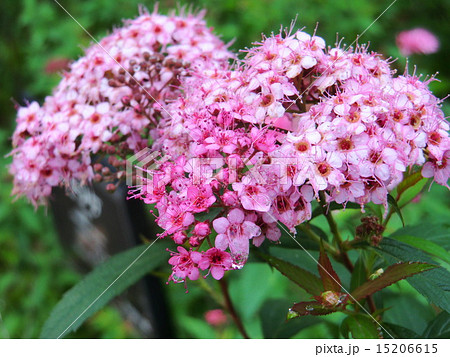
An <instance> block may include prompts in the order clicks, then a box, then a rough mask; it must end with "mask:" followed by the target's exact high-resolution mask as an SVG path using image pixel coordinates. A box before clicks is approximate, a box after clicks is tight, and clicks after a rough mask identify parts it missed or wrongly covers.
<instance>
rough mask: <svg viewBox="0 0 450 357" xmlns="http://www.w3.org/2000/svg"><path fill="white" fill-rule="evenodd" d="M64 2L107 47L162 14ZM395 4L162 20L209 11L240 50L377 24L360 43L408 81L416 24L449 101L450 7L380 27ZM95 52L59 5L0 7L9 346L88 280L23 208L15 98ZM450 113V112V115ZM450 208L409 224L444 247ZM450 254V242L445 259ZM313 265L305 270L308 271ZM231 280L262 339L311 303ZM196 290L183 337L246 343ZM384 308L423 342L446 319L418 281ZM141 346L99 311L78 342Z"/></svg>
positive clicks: (286, 286)
mask: <svg viewBox="0 0 450 357" xmlns="http://www.w3.org/2000/svg"><path fill="white" fill-rule="evenodd" d="M60 3H61V4H62V5H63V6H64V7H66V8H67V10H68V11H69V12H70V13H71V14H72V15H73V16H74V17H75V18H76V19H77V20H78V21H79V22H80V23H81V24H82V25H83V26H84V27H85V28H86V29H87V30H88V31H89V32H90V33H92V34H93V35H94V37H95V38H100V37H101V36H104V35H105V34H107V33H108V32H109V31H110V29H111V28H113V27H114V26H120V24H121V19H123V18H131V17H134V16H136V15H137V13H138V10H137V9H138V4H143V5H144V6H146V7H147V8H149V9H152V8H153V6H154V2H153V1H148V0H147V1H146V0H141V1H137V0H116V1H110V0H81V1H80V0H78V1H75V0H65V1H64V0H61V1H60ZM391 3H392V1H390V0H389V1H375V0H350V1H335V0H315V1H306V0H277V1H271V0H198V1H179V2H177V1H160V3H159V8H160V9H161V11H162V12H167V10H168V9H173V8H176V7H177V6H183V5H187V6H193V7H194V8H195V9H200V8H206V9H207V11H208V14H207V17H206V19H207V22H208V24H209V25H211V26H213V27H214V28H215V31H216V33H218V34H221V35H222V37H223V39H224V41H226V42H228V41H233V40H234V42H233V44H232V48H233V49H234V50H238V49H242V48H245V47H248V46H250V45H251V43H252V42H255V41H258V40H260V38H261V33H266V34H269V33H270V32H271V31H274V32H277V31H279V28H280V25H284V26H289V25H290V24H291V21H292V20H293V19H294V18H297V20H296V23H295V27H304V26H305V27H306V31H308V32H313V31H314V29H315V27H316V23H317V22H318V23H319V25H318V28H317V34H318V35H320V36H322V37H324V38H325V40H326V41H327V43H328V44H333V43H334V42H335V41H336V33H338V34H339V39H341V38H344V40H343V42H344V43H346V44H350V43H352V42H353V41H354V40H355V38H356V35H357V34H361V33H362V32H363V31H364V30H365V29H366V28H368V27H369V26H370V28H369V29H368V30H367V32H365V33H364V35H363V36H362V38H361V39H360V42H361V43H365V42H369V41H370V43H371V48H372V49H373V50H377V51H379V52H382V53H384V54H385V55H386V56H392V57H394V58H396V57H400V58H399V59H398V60H397V61H396V62H395V63H394V66H395V67H396V68H397V69H398V70H399V71H400V72H403V70H404V68H405V63H406V60H405V58H402V57H401V56H400V54H399V52H398V49H397V48H396V46H395V35H396V33H398V32H399V31H402V30H405V29H410V28H413V27H416V26H420V27H425V28H428V29H429V30H431V31H432V32H434V33H435V34H436V35H437V36H438V37H439V38H440V41H441V49H440V51H439V52H438V53H436V54H433V55H429V56H412V57H411V58H410V63H414V64H417V72H418V73H424V74H433V73H435V72H437V71H439V72H440V73H439V75H438V78H439V79H440V80H441V81H440V82H433V83H432V89H433V91H434V93H435V94H436V95H437V96H439V97H444V96H445V95H447V93H448V92H449V89H450V87H449V83H450V81H449V79H450V67H449V66H448V64H447V62H448V61H447V54H448V53H449V46H450V42H449V41H448V40H447V39H448V38H449V37H450V27H449V26H448V22H449V18H448V14H449V13H450V1H448V0H445V1H438V0H430V1H420V0H398V1H397V2H396V3H395V4H394V5H392V7H391V8H390V9H389V10H387V11H386V13H385V14H383V16H382V17H381V18H380V19H379V21H377V22H375V23H373V24H372V22H373V21H374V20H375V19H376V18H377V17H378V16H379V15H380V14H381V13H382V12H383V10H384V9H386V8H387V7H388V6H389V5H390V4H391ZM371 24H372V25H371ZM90 42H91V40H90V38H89V37H88V36H87V35H86V33H84V31H83V30H82V29H81V28H80V27H79V26H78V25H77V24H76V23H75V22H74V21H73V20H72V19H70V18H69V17H68V15H67V14H65V13H64V12H63V10H62V9H61V8H60V7H59V6H58V5H57V4H56V2H54V1H52V0H19V1H16V0H3V1H1V3H0V78H1V85H0V108H2V110H1V113H0V337H1V338H9V337H14V338H27V337H28V338H33V337H37V336H38V335H39V331H40V329H41V327H42V324H43V322H44V321H45V319H46V318H47V317H48V315H49V312H50V311H51V309H52V308H53V306H54V305H55V304H56V303H57V301H58V300H59V299H60V297H61V295H62V294H63V292H64V291H66V290H67V289H69V288H70V287H71V286H72V285H74V284H75V283H76V282H77V281H79V279H80V278H81V276H80V275H79V274H78V273H77V272H75V270H74V268H73V267H72V266H71V264H70V262H69V261H68V260H67V258H66V256H65V254H64V253H63V251H62V249H61V247H60V246H59V244H58V240H57V237H56V233H55V230H54V228H53V222H52V218H51V217H50V216H49V215H47V214H46V212H45V209H43V208H40V209H38V210H37V211H34V209H33V208H32V207H31V206H30V205H29V204H28V203H27V202H25V201H24V200H19V201H18V202H15V203H12V202H11V201H12V200H11V197H10V192H11V187H12V185H11V178H10V177H9V175H8V174H7V168H6V166H7V165H8V163H9V162H10V158H7V157H6V158H4V155H5V154H7V153H8V151H9V150H10V142H9V136H10V135H11V133H12V130H13V128H14V116H15V111H14V104H13V102H12V100H11V99H13V100H14V101H16V102H18V103H20V104H23V103H24V102H25V101H26V100H32V99H37V100H39V101H42V100H43V98H44V97H45V96H46V95H48V94H49V93H50V92H51V89H52V87H53V86H55V85H56V84H57V83H58V81H59V75H57V74H53V75H48V74H46V73H45V71H44V68H45V65H46V63H47V62H48V61H49V60H51V59H55V58H69V59H75V58H77V57H78V56H80V55H81V54H82V48H83V47H86V46H88V45H89V44H90ZM241 55H244V54H241ZM410 70H412V66H411V64H410ZM445 110H446V112H447V113H448V112H449V111H448V107H445ZM448 202H449V195H448V191H447V190H446V189H445V188H442V187H438V186H436V185H434V186H433V187H432V188H431V191H430V192H427V193H426V194H424V195H423V197H422V199H421V200H420V201H419V202H418V203H414V204H412V205H410V206H409V207H407V208H406V209H405V210H404V211H403V215H404V217H405V220H406V223H407V224H409V225H414V224H419V223H424V222H426V223H427V224H428V223H432V222H435V223H442V224H445V225H446V227H447V230H446V233H444V235H443V237H441V239H442V242H448V241H449V238H450V236H449V234H448V227H449V226H448V222H447V220H448V216H449V205H448ZM341 216H342V217H339V218H340V219H341V220H342V221H344V222H349V226H350V223H352V224H353V226H354V223H355V220H358V219H359V216H358V214H355V213H354V212H351V211H346V212H343V213H341ZM400 226H401V223H400V221H399V220H398V218H397V217H395V218H394V219H393V221H392V225H391V227H390V230H391V232H392V231H394V230H395V229H396V228H399V227H400ZM351 234H353V232H352V231H350V230H348V231H346V232H345V233H344V236H350V235H351ZM448 248H449V246H448V243H447V244H446V246H445V249H447V250H448ZM305 259H308V258H305ZM309 263H310V262H308V261H306V260H305V264H309ZM229 275H230V278H231V295H232V298H233V299H234V300H235V301H236V305H237V307H238V309H239V310H240V313H241V315H242V317H243V320H244V323H245V325H246V326H247V327H248V330H249V333H250V334H251V335H252V336H254V337H262V336H263V335H264V336H266V335H267V333H268V332H267V331H263V330H262V329H261V326H260V325H261V323H260V316H262V317H263V318H267V314H269V313H271V314H273V319H277V318H279V317H280V316H281V315H280V314H283V313H284V311H285V309H281V310H280V311H278V310H279V308H278V307H277V306H284V307H286V308H287V307H288V306H289V305H290V304H292V303H293V302H295V301H300V300H301V299H302V298H306V296H304V294H305V293H304V292H303V291H302V290H301V289H299V288H298V287H295V286H293V285H291V284H290V283H289V282H288V281H287V280H286V279H284V278H283V277H282V276H281V274H279V273H278V272H275V271H272V270H271V269H270V268H269V267H268V266H267V265H265V264H261V263H256V262H255V263H252V264H248V265H247V266H246V267H245V269H243V271H242V272H239V273H234V274H229ZM189 290H190V293H189V294H185V292H184V289H183V287H182V286H180V285H173V284H172V285H169V286H168V287H167V291H168V293H169V294H168V295H169V299H170V302H171V306H172V309H173V312H174V316H176V319H175V321H176V326H177V331H178V334H179V336H180V337H203V338H205V337H218V336H220V337H237V336H238V332H237V331H236V330H235V329H234V328H233V327H232V326H231V324H228V325H227V326H226V327H225V328H223V329H222V330H220V331H218V330H213V329H212V328H211V327H210V326H208V325H207V324H206V322H205V321H204V320H203V319H202V316H203V314H204V313H205V312H206V311H207V310H208V309H213V308H217V305H215V303H214V301H213V300H212V299H210V298H208V297H207V296H206V295H205V294H204V293H203V290H202V289H201V288H200V287H198V286H197V285H196V284H191V285H190V286H189ZM400 291H401V292H402V294H401V296H400V295H399V293H400ZM275 299H282V300H276V301H275ZM286 299H287V300H286ZM384 299H385V304H386V303H389V301H394V300H396V302H397V304H395V307H394V308H393V309H391V310H390V311H389V312H388V314H387V321H390V322H394V323H396V324H399V325H403V326H409V328H410V329H412V330H414V331H415V332H416V333H421V332H423V330H424V329H425V327H426V323H427V321H430V320H431V319H432V318H433V316H434V315H435V311H434V310H433V308H432V307H431V306H429V305H428V303H427V302H426V300H425V299H424V298H423V297H421V296H420V295H418V294H417V293H416V292H415V290H413V289H412V288H411V287H410V286H409V284H408V283H406V282H402V283H401V284H396V285H395V286H394V287H392V288H390V289H389V291H388V293H387V294H386V296H385V297H384ZM398 299H402V303H398ZM403 302H404V303H403ZM412 308H413V309H414V310H415V311H416V313H417V316H420V317H422V318H421V319H416V318H414V319H411V314H410V313H407V312H408V311H410V309H412ZM277 309H278V310H277ZM265 316H266V317H265ZM270 316H272V315H270ZM415 316H416V315H415ZM342 318H343V316H340V315H339V314H336V315H332V316H330V317H327V318H324V319H323V320H321V321H322V322H320V324H318V325H317V324H316V325H314V326H309V327H308V326H307V325H308V322H306V325H305V326H304V327H305V329H303V330H302V331H301V332H300V333H299V334H298V337H303V338H311V337H314V338H322V337H323V338H325V337H339V336H340V332H339V330H338V328H337V325H336V322H337V321H341V320H342ZM135 336H136V333H135V331H133V330H132V328H131V327H130V325H129V324H128V323H127V321H125V320H123V319H122V317H121V316H120V315H119V314H118V312H117V311H116V310H115V309H114V308H113V307H107V308H105V309H103V310H101V311H100V312H98V313H97V314H96V315H95V316H94V317H93V318H91V319H89V320H88V323H87V324H85V325H83V326H82V327H81V329H80V330H79V331H78V332H77V333H76V334H75V337H103V338H107V337H135Z"/></svg>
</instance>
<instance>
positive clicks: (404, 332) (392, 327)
mask: <svg viewBox="0 0 450 357" xmlns="http://www.w3.org/2000/svg"><path fill="white" fill-rule="evenodd" d="M383 327H384V328H385V329H386V330H387V332H389V334H390V335H389V334H385V335H384V337H385V338H392V337H393V338H407V339H417V338H420V336H419V335H418V334H417V333H415V332H414V331H412V330H410V329H408V328H406V327H403V326H400V325H396V324H391V323H387V322H385V323H383ZM391 336H392V337H391Z"/></svg>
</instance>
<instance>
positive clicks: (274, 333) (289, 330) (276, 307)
mask: <svg viewBox="0 0 450 357" xmlns="http://www.w3.org/2000/svg"><path fill="white" fill-rule="evenodd" d="M291 305H292V303H291V301H289V300H288V299H270V300H267V301H266V302H265V303H264V305H263V306H262V308H261V310H260V311H259V316H260V318H261V328H262V331H263V336H264V338H290V337H292V336H294V335H296V334H297V333H299V332H300V331H301V330H303V329H304V328H307V327H309V326H312V325H315V324H317V323H319V322H321V320H320V319H317V318H314V317H312V316H304V317H303V318H301V319H290V320H286V315H287V312H288V310H289V307H290V306H291Z"/></svg>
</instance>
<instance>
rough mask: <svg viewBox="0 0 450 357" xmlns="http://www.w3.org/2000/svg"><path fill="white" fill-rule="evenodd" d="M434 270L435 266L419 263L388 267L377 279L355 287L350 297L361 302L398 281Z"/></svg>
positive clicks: (398, 264)
mask: <svg viewBox="0 0 450 357" xmlns="http://www.w3.org/2000/svg"><path fill="white" fill-rule="evenodd" d="M434 268H436V265H432V264H428V263H421V262H408V263H397V264H394V265H391V266H390V267H388V268H387V269H386V271H385V272H384V273H383V274H381V275H380V276H379V277H378V278H376V279H374V280H369V281H366V282H365V283H364V284H362V285H360V286H359V287H357V288H356V289H355V290H354V291H353V292H352V293H351V295H352V297H353V298H355V299H356V300H361V299H363V298H365V297H367V296H369V295H372V294H373V293H375V292H377V291H379V290H381V289H384V288H385V287H387V286H389V285H392V284H394V283H396V282H397V281H399V280H402V279H405V278H407V277H409V276H411V275H414V274H418V273H422V272H424V271H426V270H430V269H434Z"/></svg>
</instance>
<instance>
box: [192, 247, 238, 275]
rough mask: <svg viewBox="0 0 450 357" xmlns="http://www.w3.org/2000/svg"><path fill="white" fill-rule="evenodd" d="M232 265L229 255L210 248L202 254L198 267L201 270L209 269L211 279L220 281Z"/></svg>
mask: <svg viewBox="0 0 450 357" xmlns="http://www.w3.org/2000/svg"><path fill="white" fill-rule="evenodd" d="M232 263H233V260H232V259H231V256H230V254H229V253H227V252H224V251H223V250H220V249H217V248H211V249H208V250H207V251H206V252H205V253H203V255H202V259H201V260H200V262H199V263H198V266H199V268H200V269H202V270H205V269H208V268H209V269H210V272H211V275H212V277H213V278H214V279H216V280H220V279H222V278H223V275H224V274H225V271H226V270H230V269H231V265H232Z"/></svg>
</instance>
